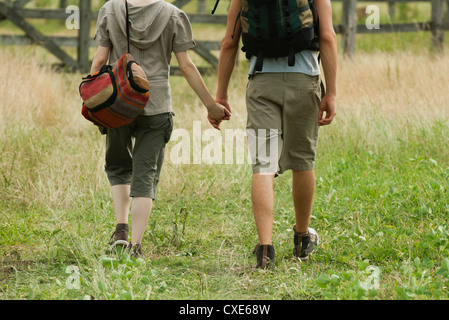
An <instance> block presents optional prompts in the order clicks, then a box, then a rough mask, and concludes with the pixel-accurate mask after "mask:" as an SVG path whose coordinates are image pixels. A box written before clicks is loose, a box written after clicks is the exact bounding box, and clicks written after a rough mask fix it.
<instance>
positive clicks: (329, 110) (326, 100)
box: [318, 94, 336, 126]
mask: <svg viewBox="0 0 449 320" xmlns="http://www.w3.org/2000/svg"><path fill="white" fill-rule="evenodd" d="M335 100H336V99H335V96H334V95H328V94H326V95H325V96H324V97H323V99H321V103H320V111H319V113H318V125H319V126H326V125H329V124H331V123H332V120H334V117H335V115H336V112H335ZM324 113H326V116H325V117H324V118H323V116H324Z"/></svg>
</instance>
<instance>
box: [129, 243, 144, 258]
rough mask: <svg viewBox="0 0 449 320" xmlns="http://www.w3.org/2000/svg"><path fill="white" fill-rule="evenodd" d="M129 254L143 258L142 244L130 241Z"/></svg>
mask: <svg viewBox="0 0 449 320" xmlns="http://www.w3.org/2000/svg"><path fill="white" fill-rule="evenodd" d="M128 249H129V254H130V255H131V256H133V257H134V258H136V259H137V258H143V256H142V245H141V244H140V243H135V244H132V243H130V244H129V246H128Z"/></svg>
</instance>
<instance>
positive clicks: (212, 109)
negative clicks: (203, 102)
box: [207, 102, 231, 130]
mask: <svg viewBox="0 0 449 320" xmlns="http://www.w3.org/2000/svg"><path fill="white" fill-rule="evenodd" d="M230 118H231V112H230V111H229V110H228V108H226V107H225V106H223V105H222V104H220V103H218V102H215V103H214V104H213V105H210V106H208V107H207V120H209V122H210V124H211V125H212V126H213V127H214V128H215V129H218V130H220V123H221V122H222V121H223V120H229V119H230Z"/></svg>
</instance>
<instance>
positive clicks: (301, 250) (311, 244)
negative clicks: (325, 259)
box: [293, 227, 319, 261]
mask: <svg viewBox="0 0 449 320" xmlns="http://www.w3.org/2000/svg"><path fill="white" fill-rule="evenodd" d="M293 231H294V232H295V235H294V238H293V242H294V244H295V248H294V250H293V255H294V256H295V257H297V258H298V259H299V260H301V261H306V260H308V259H309V255H310V254H311V253H312V252H313V251H314V250H315V247H316V246H317V245H318V243H319V237H318V233H317V232H316V231H315V230H314V229H312V228H309V232H308V233H307V234H300V233H298V232H296V230H295V227H293Z"/></svg>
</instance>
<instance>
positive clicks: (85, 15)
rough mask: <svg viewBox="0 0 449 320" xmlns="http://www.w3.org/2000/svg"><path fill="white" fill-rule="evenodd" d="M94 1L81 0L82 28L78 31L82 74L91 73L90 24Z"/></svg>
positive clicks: (79, 62) (79, 63)
mask: <svg viewBox="0 0 449 320" xmlns="http://www.w3.org/2000/svg"><path fill="white" fill-rule="evenodd" d="M91 4H92V0H80V7H79V8H80V28H79V30H78V66H79V69H80V71H81V72H88V71H89V42H90V22H91V16H92V6H91Z"/></svg>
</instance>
